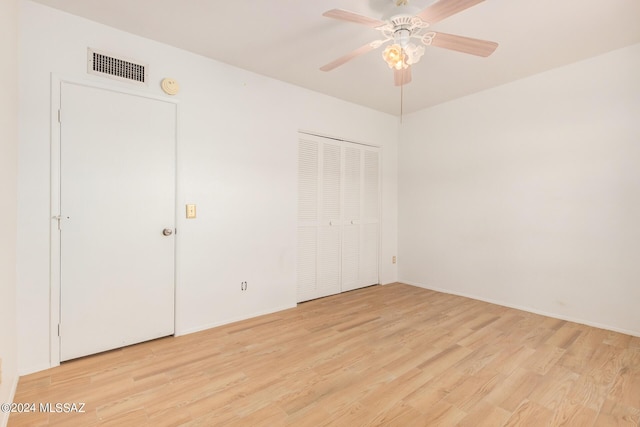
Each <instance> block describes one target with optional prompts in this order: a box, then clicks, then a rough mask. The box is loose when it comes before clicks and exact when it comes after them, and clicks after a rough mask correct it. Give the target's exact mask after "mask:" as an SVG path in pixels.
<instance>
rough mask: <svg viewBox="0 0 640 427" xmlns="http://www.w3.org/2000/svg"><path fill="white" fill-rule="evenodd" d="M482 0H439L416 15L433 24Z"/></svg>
mask: <svg viewBox="0 0 640 427" xmlns="http://www.w3.org/2000/svg"><path fill="white" fill-rule="evenodd" d="M483 1H484V0H440V1H438V2H436V3H434V4H432V5H431V6H429V7H427V8H426V9H425V10H423V11H422V12H420V13H419V14H418V15H417V16H418V17H419V18H420V19H422V20H423V21H425V22H427V23H429V24H435V23H436V22H439V21H442V20H443V19H445V18H448V17H450V16H451V15H455V14H456V13H458V12H462V11H463V10H465V9H468V8H470V7H471V6H475V5H476V4H478V3H482V2H483Z"/></svg>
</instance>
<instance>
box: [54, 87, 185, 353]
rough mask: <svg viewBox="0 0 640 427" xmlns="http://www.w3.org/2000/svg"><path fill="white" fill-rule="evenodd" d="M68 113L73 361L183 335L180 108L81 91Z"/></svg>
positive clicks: (66, 324)
mask: <svg viewBox="0 0 640 427" xmlns="http://www.w3.org/2000/svg"><path fill="white" fill-rule="evenodd" d="M60 104H61V105H60V110H61V111H60V117H61V125H60V129H61V131H60V132H61V135H60V145H61V149H60V150H61V153H60V163H61V166H60V170H61V176H60V192H61V193H60V194H61V196H60V212H61V222H60V224H61V232H60V242H61V247H60V254H61V255H60V257H61V259H60V262H61V265H60V292H61V294H60V360H62V361H64V360H69V359H74V358H77V357H81V356H85V355H88V354H93V353H97V352H101V351H105V350H110V349H113V348H117V347H122V346H126V345H130V344H134V343H138V342H142V341H146V340H150V339H154V338H158V337H162V336H167V335H171V334H173V332H174V288H175V286H174V247H175V242H174V239H175V237H174V234H175V233H174V229H175V163H176V159H175V152H176V105H175V104H173V103H169V102H164V101H161V100H157V99H151V98H146V97H141V96H135V95H131V94H125V93H121V92H115V91H110V90H105V89H100V88H94V87H88V86H83V85H79V84H72V83H62V87H61V101H60ZM165 229H166V230H167V231H166V232H165V233H166V234H168V235H165V233H163V230H165ZM169 233H171V234H169Z"/></svg>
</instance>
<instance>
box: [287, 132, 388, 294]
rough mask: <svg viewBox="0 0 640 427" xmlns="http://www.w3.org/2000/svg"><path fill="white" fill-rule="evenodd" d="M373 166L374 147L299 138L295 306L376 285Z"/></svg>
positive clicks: (375, 174) (375, 173) (375, 159)
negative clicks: (296, 298) (299, 303)
mask: <svg viewBox="0 0 640 427" xmlns="http://www.w3.org/2000/svg"><path fill="white" fill-rule="evenodd" d="M378 167H379V165H378V150H377V149H376V148H374V147H365V146H361V145H358V144H352V143H347V142H344V141H335V140H330V139H325V138H320V137H315V136H310V135H306V134H301V135H300V140H299V151H298V168H299V169H298V301H299V302H300V301H307V300H310V299H314V298H320V297H323V296H327V295H332V294H336V293H339V292H342V291H347V290H352V289H357V288H360V287H363V286H368V285H372V284H376V283H378V234H379V233H378V226H379V225H378V212H379V195H378V194H377V192H378V191H379V184H378V179H379V172H378V169H377V168H378ZM374 193H376V194H374Z"/></svg>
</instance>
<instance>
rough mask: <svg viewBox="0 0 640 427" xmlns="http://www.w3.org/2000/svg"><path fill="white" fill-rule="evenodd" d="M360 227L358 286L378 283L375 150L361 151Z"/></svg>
mask: <svg viewBox="0 0 640 427" xmlns="http://www.w3.org/2000/svg"><path fill="white" fill-rule="evenodd" d="M362 169H363V170H362V187H363V188H362V225H361V227H360V230H361V238H360V284H361V286H368V285H373V284H377V283H379V280H378V259H379V255H378V254H379V240H380V224H379V223H380V160H379V153H378V150H377V149H373V148H365V149H364V150H363V168H362Z"/></svg>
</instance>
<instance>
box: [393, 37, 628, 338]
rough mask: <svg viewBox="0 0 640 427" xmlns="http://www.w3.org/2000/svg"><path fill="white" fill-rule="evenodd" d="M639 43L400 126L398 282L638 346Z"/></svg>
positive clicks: (414, 116)
mask: <svg viewBox="0 0 640 427" xmlns="http://www.w3.org/2000/svg"><path fill="white" fill-rule="evenodd" d="M639 76H640V45H634V46H630V47H628V48H624V49H620V50H617V51H613V52H610V53H607V54H605V55H602V56H599V57H595V58H592V59H589V60H586V61H582V62H579V63H575V64H572V65H569V66H566V67H562V68H559V69H555V70H552V71H549V72H546V73H543V74H539V75H536V76H533V77H530V78H527V79H524V80H520V81H517V82H514V83H511V84H507V85H504V86H501V87H498V88H495V89H491V90H488V91H485V92H481V93H478V94H475V95H472V96H468V97H465V98H462V99H458V100H455V101H452V102H448V103H446V104H442V105H439V106H436V107H433V108H430V109H427V110H423V111H420V112H417V113H415V114H412V115H410V116H407V117H405V118H404V124H403V125H402V126H401V136H400V140H401V143H400V151H399V159H400V161H399V189H400V191H399V225H400V227H399V247H400V254H399V256H400V257H399V263H400V269H399V279H400V280H401V281H405V282H409V283H413V284H417V285H421V286H424V287H428V288H433V289H439V290H442V291H445V292H450V293H454V294H462V295H466V296H471V297H474V298H479V299H484V300H488V301H494V302H497V303H499V304H504V305H508V306H516V307H522V308H525V309H527V310H530V311H535V312H541V313H547V314H550V315H552V316H556V317H560V318H567V319H573V320H576V321H579V322H582V323H587V324H592V325H600V326H603V327H605V328H609V329H614V330H619V331H626V332H628V333H631V334H634V335H640V309H639V308H638V302H639V301H640V286H638V278H639V277H640V168H639V167H638V165H640V119H639V118H640V78H639Z"/></svg>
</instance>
